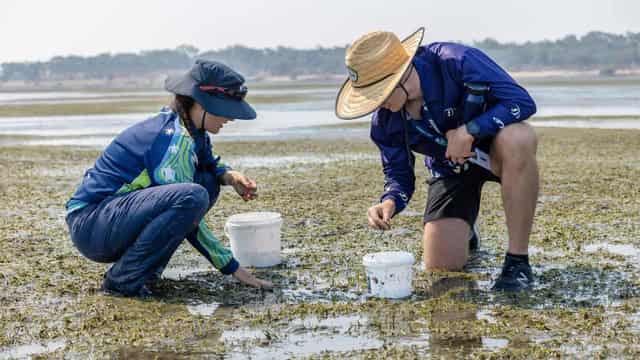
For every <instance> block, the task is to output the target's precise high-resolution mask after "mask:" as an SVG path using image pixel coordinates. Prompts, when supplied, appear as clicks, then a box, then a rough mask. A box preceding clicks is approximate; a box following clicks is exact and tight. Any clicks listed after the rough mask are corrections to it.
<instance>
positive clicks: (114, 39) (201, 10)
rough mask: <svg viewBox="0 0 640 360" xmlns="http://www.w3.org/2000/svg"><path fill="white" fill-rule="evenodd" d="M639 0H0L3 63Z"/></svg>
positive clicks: (588, 14)
mask: <svg viewBox="0 0 640 360" xmlns="http://www.w3.org/2000/svg"><path fill="white" fill-rule="evenodd" d="M639 14H640V0H533V1H530V0H527V1H525V0H500V1H499V0H484V1H479V0H475V1H474V0H440V1H433V0H367V1H363V0H317V1H308V0H268V1H267V0H264V1H258V0H232V1H229V0H180V1H176V0H173V1H167V0H126V1H125V0H103V1H95V0H56V1H47V0H37V1H36V0H0V63H3V62H10V61H46V60H48V59H50V58H51V57H53V56H60V55H70V54H75V55H81V56H90V55H96V54H100V53H118V52H139V51H142V50H151V49H166V48H175V47H176V46H179V45H181V44H190V45H193V46H195V47H197V48H199V49H200V50H214V49H220V48H224V47H226V46H229V45H237V44H241V45H246V46H249V47H256V48H266V47H276V46H279V45H282V46H290V47H295V48H315V47H317V46H325V47H329V46H344V45H347V44H349V43H351V42H352V41H353V40H355V39H356V38H357V37H359V36H360V35H362V34H364V33H366V32H369V31H373V30H388V31H393V32H395V33H396V34H398V36H399V37H401V38H402V37H404V36H407V35H409V34H410V33H412V32H413V31H415V29H417V28H418V27H420V26H424V27H426V29H427V33H426V35H425V42H431V41H445V40H454V41H462V42H466V43H471V42H473V41H475V40H482V39H485V38H487V37H490V38H494V39H496V40H498V41H501V42H507V41H508V42H518V43H522V42H525V41H538V40H544V39H549V40H556V39H559V38H562V37H564V36H566V35H568V34H574V35H577V36H581V35H584V34H586V33H587V32H589V31H593V30H598V31H605V32H610V33H616V34H624V33H626V32H628V31H632V32H640V16H639Z"/></svg>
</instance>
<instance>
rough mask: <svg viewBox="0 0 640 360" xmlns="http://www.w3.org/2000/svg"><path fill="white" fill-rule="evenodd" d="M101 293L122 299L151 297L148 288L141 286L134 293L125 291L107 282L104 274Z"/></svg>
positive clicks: (109, 281) (107, 279)
mask: <svg viewBox="0 0 640 360" xmlns="http://www.w3.org/2000/svg"><path fill="white" fill-rule="evenodd" d="M102 291H104V292H105V293H106V294H107V295H113V296H123V297H140V298H147V297H150V296H152V295H153V293H152V292H151V290H149V288H147V287H146V286H145V285H143V286H142V287H141V288H140V289H138V290H136V291H130V290H125V289H123V288H122V287H120V286H118V285H116V284H115V283H113V282H112V281H111V280H109V278H108V277H107V274H106V273H105V274H104V278H103V280H102Z"/></svg>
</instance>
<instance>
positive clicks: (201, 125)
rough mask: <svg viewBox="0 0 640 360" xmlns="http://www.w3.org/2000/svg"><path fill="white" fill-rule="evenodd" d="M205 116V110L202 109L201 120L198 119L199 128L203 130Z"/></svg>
mask: <svg viewBox="0 0 640 360" xmlns="http://www.w3.org/2000/svg"><path fill="white" fill-rule="evenodd" d="M206 117H207V111H206V110H204V109H203V111H202V120H201V121H200V130H202V131H205V129H204V119H205V118H206Z"/></svg>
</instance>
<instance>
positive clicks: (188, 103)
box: [171, 94, 195, 121]
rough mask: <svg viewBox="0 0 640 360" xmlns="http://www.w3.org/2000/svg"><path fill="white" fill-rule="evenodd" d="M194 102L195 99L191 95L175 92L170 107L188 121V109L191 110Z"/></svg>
mask: <svg viewBox="0 0 640 360" xmlns="http://www.w3.org/2000/svg"><path fill="white" fill-rule="evenodd" d="M194 103H195V100H193V98H192V97H189V96H185V95H178V94H176V95H175V97H174V98H173V102H171V109H173V111H175V112H176V113H178V115H179V116H180V118H181V119H182V120H184V121H190V120H191V118H190V117H189V111H191V108H192V107H193V104H194Z"/></svg>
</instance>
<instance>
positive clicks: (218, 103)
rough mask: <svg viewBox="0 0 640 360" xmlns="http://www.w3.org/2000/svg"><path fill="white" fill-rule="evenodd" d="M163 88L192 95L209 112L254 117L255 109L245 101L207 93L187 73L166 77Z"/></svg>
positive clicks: (175, 92) (227, 116)
mask: <svg viewBox="0 0 640 360" xmlns="http://www.w3.org/2000/svg"><path fill="white" fill-rule="evenodd" d="M164 88H165V90H167V91H169V92H172V93H174V94H178V95H184V96H189V97H192V98H193V99H194V100H195V101H196V102H197V103H198V104H200V106H202V107H203V108H204V109H205V111H206V112H208V113H209V114H213V115H217V116H222V117H226V118H229V119H237V120H253V119H255V118H256V111H255V110H254V109H253V107H252V106H251V105H249V103H247V102H246V101H244V100H237V99H231V98H227V97H225V96H224V95H221V96H219V97H218V96H215V95H209V94H207V93H206V92H204V91H202V90H200V89H198V86H197V83H196V81H195V80H194V79H193V78H192V77H191V76H190V75H189V74H187V75H179V76H170V77H168V78H167V79H166V80H165V82H164Z"/></svg>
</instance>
